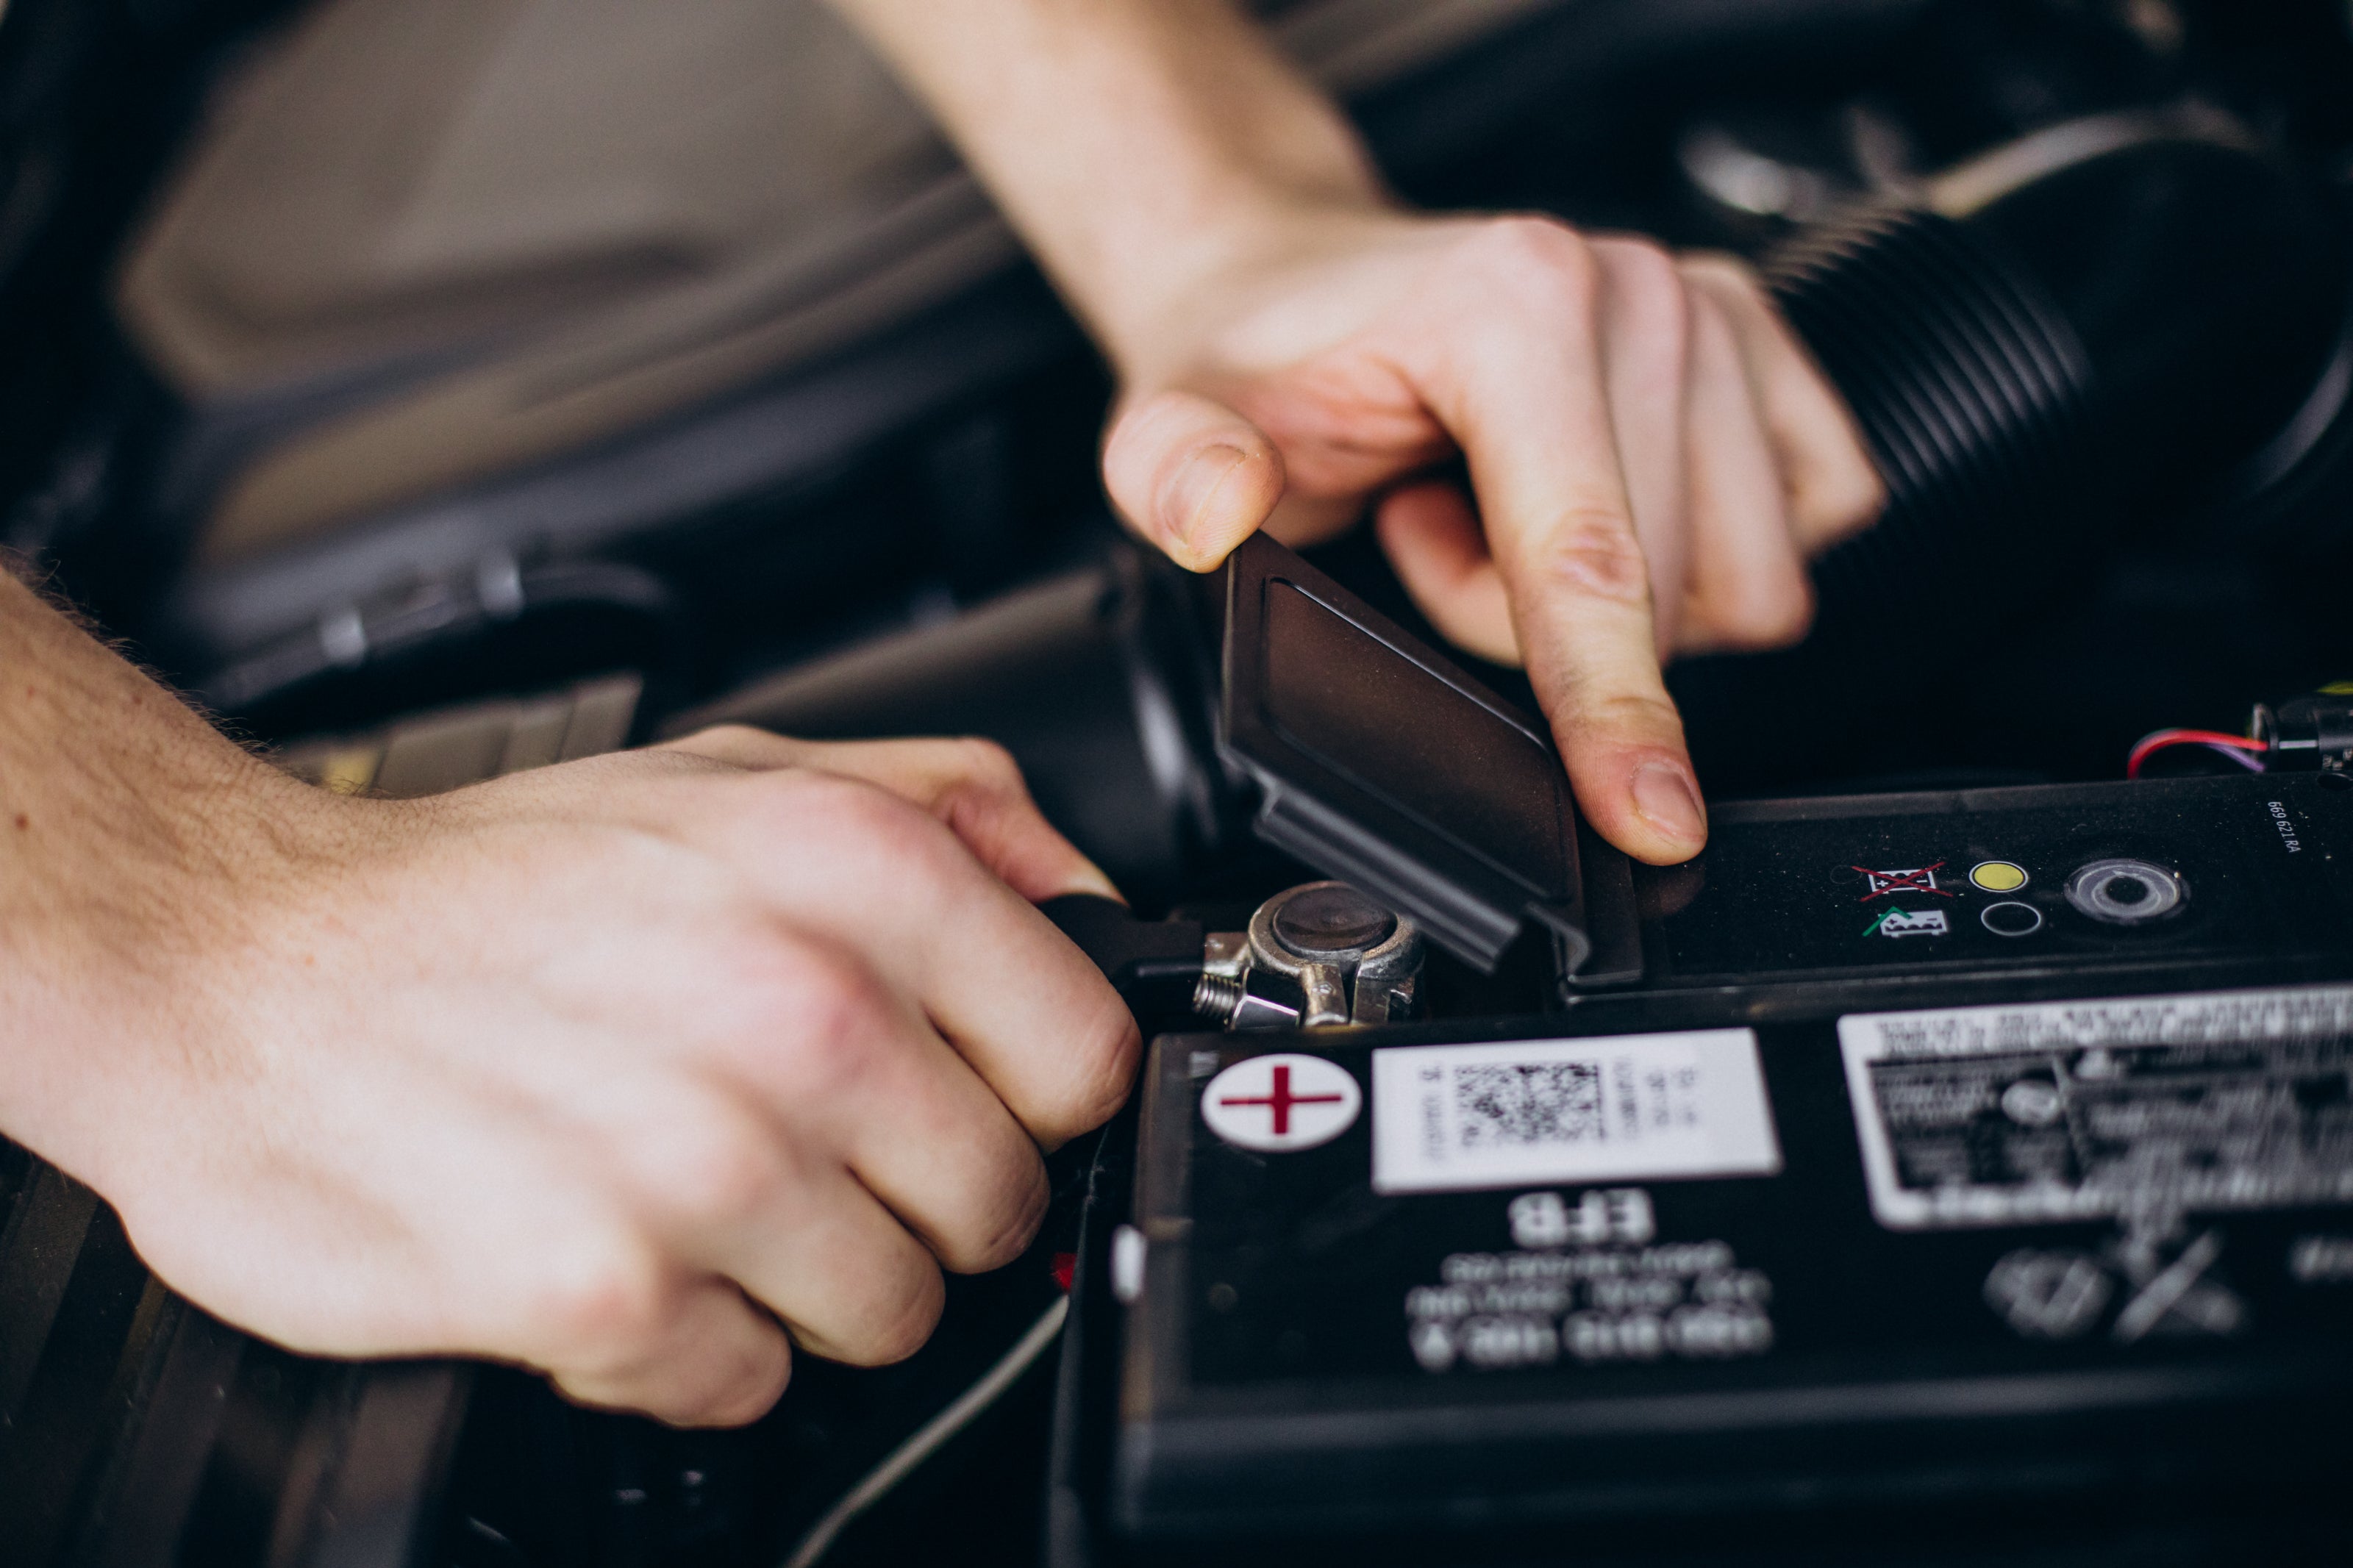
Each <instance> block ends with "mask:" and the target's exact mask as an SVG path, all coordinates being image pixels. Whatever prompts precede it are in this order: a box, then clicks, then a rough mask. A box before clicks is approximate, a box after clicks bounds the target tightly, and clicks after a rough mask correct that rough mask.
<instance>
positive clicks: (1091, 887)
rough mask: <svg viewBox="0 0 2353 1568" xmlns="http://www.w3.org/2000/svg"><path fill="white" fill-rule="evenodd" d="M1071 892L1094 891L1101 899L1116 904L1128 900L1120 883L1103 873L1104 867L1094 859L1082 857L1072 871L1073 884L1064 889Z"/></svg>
mask: <svg viewBox="0 0 2353 1568" xmlns="http://www.w3.org/2000/svg"><path fill="white" fill-rule="evenodd" d="M1064 891H1066V892H1071V893H1092V894H1093V895H1094V896H1095V897H1096V898H1099V899H1109V900H1111V901H1112V902H1113V903H1115V904H1124V903H1125V902H1127V895H1126V894H1125V893H1123V892H1121V891H1120V890H1119V887H1118V884H1116V883H1114V882H1113V880H1112V879H1110V878H1109V877H1107V876H1105V875H1103V868H1102V867H1100V866H1098V865H1096V864H1095V863H1094V862H1093V861H1092V860H1086V859H1082V860H1081V861H1080V862H1079V864H1078V866H1077V867H1076V868H1074V869H1073V870H1072V871H1071V885H1070V887H1068V888H1067V889H1064Z"/></svg>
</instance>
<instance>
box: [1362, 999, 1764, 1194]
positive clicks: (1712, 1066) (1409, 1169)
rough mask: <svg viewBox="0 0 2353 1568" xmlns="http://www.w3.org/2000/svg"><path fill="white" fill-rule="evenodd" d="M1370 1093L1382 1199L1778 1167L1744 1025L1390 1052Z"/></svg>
mask: <svg viewBox="0 0 2353 1568" xmlns="http://www.w3.org/2000/svg"><path fill="white" fill-rule="evenodd" d="M1371 1098H1372V1111H1373V1190H1374V1191H1375V1192H1378V1193H1434V1192H1446V1191H1461V1190H1467V1189H1470V1188H1474V1187H1503V1186H1516V1185H1520V1184H1537V1183H1554V1182H1576V1181H1597V1182H1606V1181H1645V1180H1649V1179H1651V1178H1652V1177H1673V1176H1711V1175H1769V1174H1771V1173H1774V1172H1776V1171H1778V1170H1779V1169H1780V1168H1781V1152H1780V1147H1779V1144H1778V1142H1777V1141H1776V1139H1775V1138H1774V1136H1773V1117H1772V1112H1771V1110H1770V1109H1769V1108H1768V1107H1767V1104H1766V1100H1765V1077H1764V1071H1763V1068H1762V1066H1761V1064H1760V1063H1759V1062H1758V1060H1757V1037H1756V1036H1755V1035H1754V1034H1752V1033H1750V1032H1749V1031H1748V1030H1746V1029H1692V1030H1677V1031H1673V1032H1671V1033H1666V1034H1657V1035H1611V1036H1589V1037H1585V1038H1582V1039H1556V1040H1479V1041H1465V1042H1463V1043H1461V1044H1458V1045H1430V1046H1386V1047H1380V1048H1378V1049H1377V1050H1375V1051H1374V1052H1373V1083H1372V1097H1371Z"/></svg>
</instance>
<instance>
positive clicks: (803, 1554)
mask: <svg viewBox="0 0 2353 1568" xmlns="http://www.w3.org/2000/svg"><path fill="white" fill-rule="evenodd" d="M1070 1315H1071V1299H1070V1298H1069V1297H1068V1296H1058V1297H1056V1298H1055V1299H1054V1304H1053V1305H1052V1306H1050V1307H1049V1308H1047V1309H1046V1310H1045V1313H1044V1314H1043V1315H1042V1316H1041V1317H1039V1320H1038V1321H1036V1322H1034V1323H1032V1324H1030V1325H1029V1332H1028V1333H1025V1334H1023V1335H1022V1336H1021V1339H1020V1342H1018V1343H1017V1344H1016V1345H1015V1346H1014V1347H1013V1348H1012V1349H1011V1350H1009V1351H1007V1352H1005V1355H1004V1357H1003V1358H1002V1359H1001V1360H999V1361H998V1362H997V1364H996V1365H995V1366H993V1367H990V1368H989V1369H988V1371H987V1373H985V1374H984V1375H983V1376H982V1377H981V1380H980V1381H979V1382H978V1383H976V1384H973V1385H972V1386H971V1387H970V1388H967V1389H965V1391H964V1393H962V1394H959V1395H957V1396H956V1401H955V1404H953V1405H949V1406H948V1407H947V1408H946V1409H945V1410H943V1411H941V1412H940V1413H939V1414H938V1415H934V1416H933V1417H932V1418H931V1419H930V1420H929V1421H927V1422H925V1423H924V1424H923V1426H922V1427H921V1428H919V1429H918V1430H917V1431H916V1433H915V1435H914V1436H912V1437H910V1438H908V1439H907V1440H906V1441H905V1442H903V1443H902V1444H900V1445H899V1446H898V1447H896V1448H894V1449H892V1453H891V1457H890V1458H887V1459H884V1460H883V1461H882V1462H881V1464H879V1465H877V1466H875V1467H874V1468H873V1469H872V1470H871V1471H869V1472H868V1473H867V1476H866V1479H864V1480H862V1481H860V1482H859V1483H858V1484H857V1485H856V1486H854V1487H852V1488H850V1489H849V1492H848V1493H847V1494H846V1495H845V1496H844V1497H843V1498H842V1500H840V1501H839V1502H837V1503H835V1504H834V1505H833V1506H832V1507H831V1508H829V1509H828V1510H826V1511H825V1515H824V1517H823V1518H821V1519H819V1520H818V1521H817V1522H816V1523H815V1524H813V1525H811V1526H810V1527H809V1531H808V1533H807V1535H804V1536H802V1537H801V1539H800V1543H799V1544H798V1545H797V1546H795V1547H794V1548H793V1550H792V1552H791V1553H790V1554H789V1555H787V1556H786V1558H785V1561H784V1568H812V1565H813V1564H814V1563H816V1562H817V1561H818V1559H819V1558H821V1557H823V1556H824V1555H825V1554H826V1553H827V1552H829V1551H831V1550H832V1549H833V1542H834V1540H835V1538H836V1537H838V1536H839V1535H840V1533H841V1532H842V1531H843V1530H845V1529H847V1528H848V1527H849V1521H852V1520H854V1519H856V1518H857V1517H858V1516H859V1515H860V1514H861V1513H864V1512H865V1511H866V1510H868V1509H870V1508H871V1507H873V1506H874V1504H875V1502H876V1501H877V1500H880V1499H881V1496H882V1494H883V1493H885V1492H887V1491H889V1490H890V1489H892V1487H895V1486H897V1485H898V1484H899V1483H900V1482H901V1481H902V1480H905V1479H907V1476H908V1473H909V1472H910V1471H912V1470H913V1469H914V1468H915V1467H916V1466H917V1465H920V1464H922V1463H923V1461H924V1460H925V1459H928V1458H931V1457H932V1455H933V1454H934V1452H935V1451H936V1450H937V1449H938V1448H939V1447H940V1445H941V1444H943V1443H944V1442H946V1441H947V1440H948V1439H949V1438H950V1437H953V1436H955V1435H956V1433H957V1432H958V1431H960V1430H962V1429H963V1428H964V1427H965V1426H969V1425H970V1424H971V1422H972V1419H973V1417H974V1416H976V1415H979V1414H980V1413H981V1412H982V1411H984V1410H986V1409H987V1408H988V1407H989V1405H993V1404H995V1403H996V1401H997V1398H998V1397H999V1396H1000V1395H1001V1394H1004V1392H1005V1391H1006V1390H1007V1389H1008V1388H1010V1387H1012V1386H1013V1384H1014V1382H1015V1380H1016V1379H1018V1378H1019V1377H1020V1375H1021V1374H1022V1373H1025V1372H1027V1371H1029V1367H1030V1365H1031V1364H1032V1363H1035V1362H1036V1361H1037V1359H1038V1358H1039V1356H1041V1355H1043V1354H1044V1353H1045V1352H1046V1347H1047V1346H1048V1345H1050V1344H1052V1343H1053V1342H1054V1336H1055V1335H1057V1334H1059V1333H1060V1332H1061V1331H1062V1320H1063V1319H1065V1318H1067V1317H1069V1316H1070Z"/></svg>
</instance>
